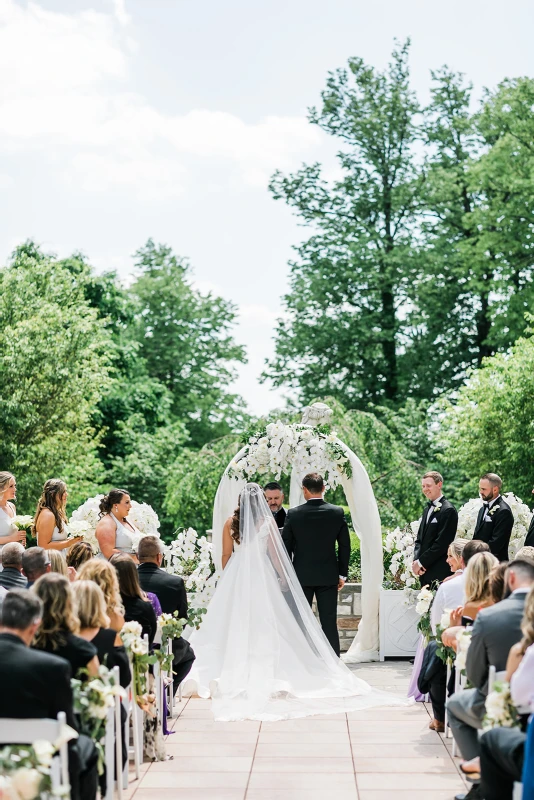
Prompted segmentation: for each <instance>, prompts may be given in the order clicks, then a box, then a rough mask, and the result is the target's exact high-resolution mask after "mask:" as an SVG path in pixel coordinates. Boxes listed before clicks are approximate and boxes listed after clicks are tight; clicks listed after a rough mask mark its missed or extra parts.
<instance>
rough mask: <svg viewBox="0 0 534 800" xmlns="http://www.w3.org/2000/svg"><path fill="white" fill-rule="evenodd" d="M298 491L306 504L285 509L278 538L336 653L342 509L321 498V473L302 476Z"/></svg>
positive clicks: (343, 552) (346, 543)
mask: <svg viewBox="0 0 534 800" xmlns="http://www.w3.org/2000/svg"><path fill="white" fill-rule="evenodd" d="M302 491H303V493H304V498H305V500H306V503H304V505H302V506H297V507H296V508H291V509H290V510H289V511H288V512H287V516H286V521H285V524H284V530H283V533H282V538H283V540H284V544H285V546H286V549H287V552H288V553H289V557H290V558H291V559H292V560H293V566H294V568H295V572H296V573H297V578H298V579H299V581H300V583H301V586H302V589H303V591H304V594H305V595H306V599H307V601H308V603H309V604H310V606H311V605H312V603H313V598H314V596H315V598H316V599H317V609H318V611H319V619H320V620H321V627H322V629H323V631H324V634H325V636H326V638H327V639H328V641H329V642H330V644H331V645H332V648H333V650H334V652H335V653H336V655H338V656H339V634H338V632H337V593H338V591H340V589H342V588H343V585H344V584H345V581H346V580H347V572H348V570H349V558H350V535H349V529H348V527H347V522H346V520H345V514H344V513H343V509H342V508H340V507H339V506H333V505H331V504H330V503H325V501H324V500H323V494H324V491H325V486H324V481H323V478H322V476H321V475H319V474H318V473H317V472H311V473H310V474H309V475H306V476H305V477H304V479H303V481H302ZM336 542H337V546H338V552H337V553H336Z"/></svg>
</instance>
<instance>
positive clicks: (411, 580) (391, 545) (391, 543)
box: [384, 520, 419, 603]
mask: <svg viewBox="0 0 534 800" xmlns="http://www.w3.org/2000/svg"><path fill="white" fill-rule="evenodd" d="M418 531H419V521H418V520H417V521H414V522H410V523H409V525H405V526H404V527H403V528H395V530H393V531H390V532H389V533H388V534H387V535H386V539H385V542H384V550H385V552H386V553H392V554H393V557H392V559H391V564H390V567H389V570H390V572H391V580H389V581H388V583H392V584H394V585H395V588H398V589H404V588H407V589H415V588H417V586H418V584H419V582H418V580H417V578H416V577H415V576H414V575H413V573H412V569H411V568H412V562H413V558H414V549H415V540H416V538H417V532H418ZM405 602H408V603H410V602H411V599H409V597H408V595H406V597H405Z"/></svg>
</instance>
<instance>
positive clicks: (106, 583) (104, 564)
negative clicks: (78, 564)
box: [78, 558, 124, 632]
mask: <svg viewBox="0 0 534 800" xmlns="http://www.w3.org/2000/svg"><path fill="white" fill-rule="evenodd" d="M78 580H80V581H94V582H95V583H96V584H98V586H100V588H101V589H102V592H103V594H104V600H105V603H106V614H107V615H108V617H109V627H110V628H112V629H113V630H114V631H116V632H119V631H121V630H122V626H123V625H124V606H123V604H122V600H121V593H120V590H119V579H118V578H117V573H116V571H115V569H114V567H112V565H111V564H110V563H109V561H104V560H103V559H101V558H93V559H91V561H86V563H85V564H83V566H82V568H81V569H80V571H79V572H78Z"/></svg>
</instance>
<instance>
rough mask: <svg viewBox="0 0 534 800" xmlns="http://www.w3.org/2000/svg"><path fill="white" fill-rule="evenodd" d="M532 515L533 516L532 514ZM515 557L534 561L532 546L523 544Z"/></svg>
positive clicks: (533, 548)
mask: <svg viewBox="0 0 534 800" xmlns="http://www.w3.org/2000/svg"><path fill="white" fill-rule="evenodd" d="M532 516H533V518H534V514H533V515H532ZM517 558H521V559H522V558H530V560H531V561H534V547H533V546H530V545H523V547H521V548H520V549H519V550H518V551H517V553H516V559H517Z"/></svg>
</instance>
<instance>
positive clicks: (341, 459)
mask: <svg viewBox="0 0 534 800" xmlns="http://www.w3.org/2000/svg"><path fill="white" fill-rule="evenodd" d="M293 469H295V470H296V472H297V473H298V474H299V475H300V476H303V475H305V474H306V473H307V472H320V473H321V474H322V475H323V476H324V478H325V482H326V486H327V488H333V487H335V486H337V485H338V484H339V483H340V482H341V477H342V475H346V476H347V477H350V475H351V474H352V468H351V464H350V460H349V457H348V454H347V449H346V448H345V446H344V445H343V444H342V443H341V442H340V441H339V439H338V438H337V436H336V434H335V433H333V432H332V431H331V430H330V428H329V426H328V425H321V426H317V427H312V426H310V425H301V424H291V425H286V424H284V423H283V422H281V420H278V421H277V422H271V423H270V424H269V425H267V427H266V428H265V429H263V430H260V431H257V432H256V433H255V434H254V435H253V436H249V437H248V441H247V442H246V450H245V452H244V454H243V455H242V456H241V457H240V459H239V461H235V460H234V461H232V463H231V464H230V466H229V467H228V470H227V474H228V475H229V476H230V477H231V478H245V479H249V480H250V479H251V478H253V477H254V476H255V475H266V474H270V475H273V476H274V477H275V478H276V480H278V479H279V478H280V476H281V475H282V473H286V474H287V473H289V472H291V470H293Z"/></svg>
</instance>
